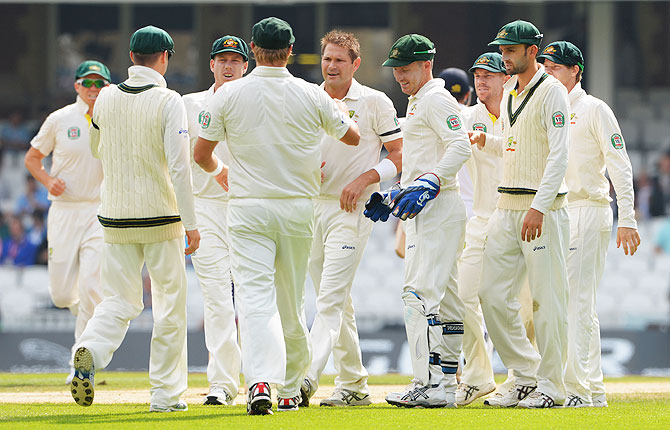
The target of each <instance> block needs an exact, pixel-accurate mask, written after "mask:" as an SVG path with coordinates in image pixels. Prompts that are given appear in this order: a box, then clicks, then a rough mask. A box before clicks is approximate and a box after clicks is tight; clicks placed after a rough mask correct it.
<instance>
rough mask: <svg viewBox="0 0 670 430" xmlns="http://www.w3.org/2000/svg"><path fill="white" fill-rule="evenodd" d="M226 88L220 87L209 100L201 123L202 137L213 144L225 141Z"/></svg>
mask: <svg viewBox="0 0 670 430" xmlns="http://www.w3.org/2000/svg"><path fill="white" fill-rule="evenodd" d="M225 95H226V86H225V85H223V86H222V87H220V88H219V89H218V90H217V91H216V92H215V93H214V94H213V95H212V96H211V97H209V98H208V99H207V107H205V111H204V113H203V114H202V115H203V116H202V121H201V122H200V137H202V138H203V139H207V140H210V141H212V142H220V141H223V140H225V135H226V127H225V125H224V113H223V108H224V103H225Z"/></svg>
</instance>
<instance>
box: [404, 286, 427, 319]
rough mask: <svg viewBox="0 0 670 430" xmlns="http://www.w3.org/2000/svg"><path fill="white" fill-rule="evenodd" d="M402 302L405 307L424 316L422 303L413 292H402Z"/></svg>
mask: <svg viewBox="0 0 670 430" xmlns="http://www.w3.org/2000/svg"><path fill="white" fill-rule="evenodd" d="M402 301H403V302H404V303H405V306H406V307H408V308H411V309H413V310H415V311H418V312H420V313H421V314H424V315H425V307H424V305H423V301H422V300H421V298H420V297H419V295H418V294H417V293H415V292H414V291H404V292H403V293H402Z"/></svg>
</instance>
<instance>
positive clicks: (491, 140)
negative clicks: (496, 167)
mask: <svg viewBox="0 0 670 430" xmlns="http://www.w3.org/2000/svg"><path fill="white" fill-rule="evenodd" d="M504 141H505V138H504V137H502V136H496V135H493V134H491V133H486V143H485V144H484V147H483V148H481V149H479V147H477V149H479V150H480V151H484V152H485V153H487V154H491V155H493V156H496V157H498V158H502V156H503V142H504Z"/></svg>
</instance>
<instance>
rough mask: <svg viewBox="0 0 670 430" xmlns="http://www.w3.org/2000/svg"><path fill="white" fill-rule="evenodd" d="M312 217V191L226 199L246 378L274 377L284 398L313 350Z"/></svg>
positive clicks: (293, 392) (294, 390)
mask: <svg viewBox="0 0 670 430" xmlns="http://www.w3.org/2000/svg"><path fill="white" fill-rule="evenodd" d="M313 217H314V210H313V206H312V201H311V199H309V198H286V199H249V198H245V199H232V200H230V202H229V203H228V234H229V238H230V246H231V253H230V257H231V258H230V261H231V269H232V274H233V279H235V294H236V299H237V306H238V316H239V325H240V342H241V344H242V369H243V372H244V380H245V382H246V384H247V385H248V386H251V385H253V384H255V383H257V382H269V383H275V384H277V385H278V395H279V397H283V398H290V397H295V396H297V395H298V394H299V393H300V385H301V384H302V381H303V379H304V378H305V375H306V374H307V369H308V368H309V364H310V363H311V358H312V356H311V349H310V344H309V332H308V330H307V325H306V323H305V311H304V301H305V300H304V293H305V280H306V277H307V260H308V258H309V251H310V249H311V245H312V232H313Z"/></svg>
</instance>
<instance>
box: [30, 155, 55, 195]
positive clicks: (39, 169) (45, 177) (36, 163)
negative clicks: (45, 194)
mask: <svg viewBox="0 0 670 430" xmlns="http://www.w3.org/2000/svg"><path fill="white" fill-rule="evenodd" d="M35 153H37V154H35ZM41 154H42V153H41V152H39V151H38V150H37V149H35V148H30V149H29V150H28V152H27V153H26V157H25V159H24V164H25V166H26V169H28V171H29V172H30V174H31V175H33V177H34V178H35V179H37V180H38V181H39V182H40V183H41V184H42V185H44V186H45V187H47V189H48V188H49V185H48V183H49V179H51V176H49V174H48V173H47V171H46V170H45V169H44V166H43V165H42V158H44V157H40V155H41Z"/></svg>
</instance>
